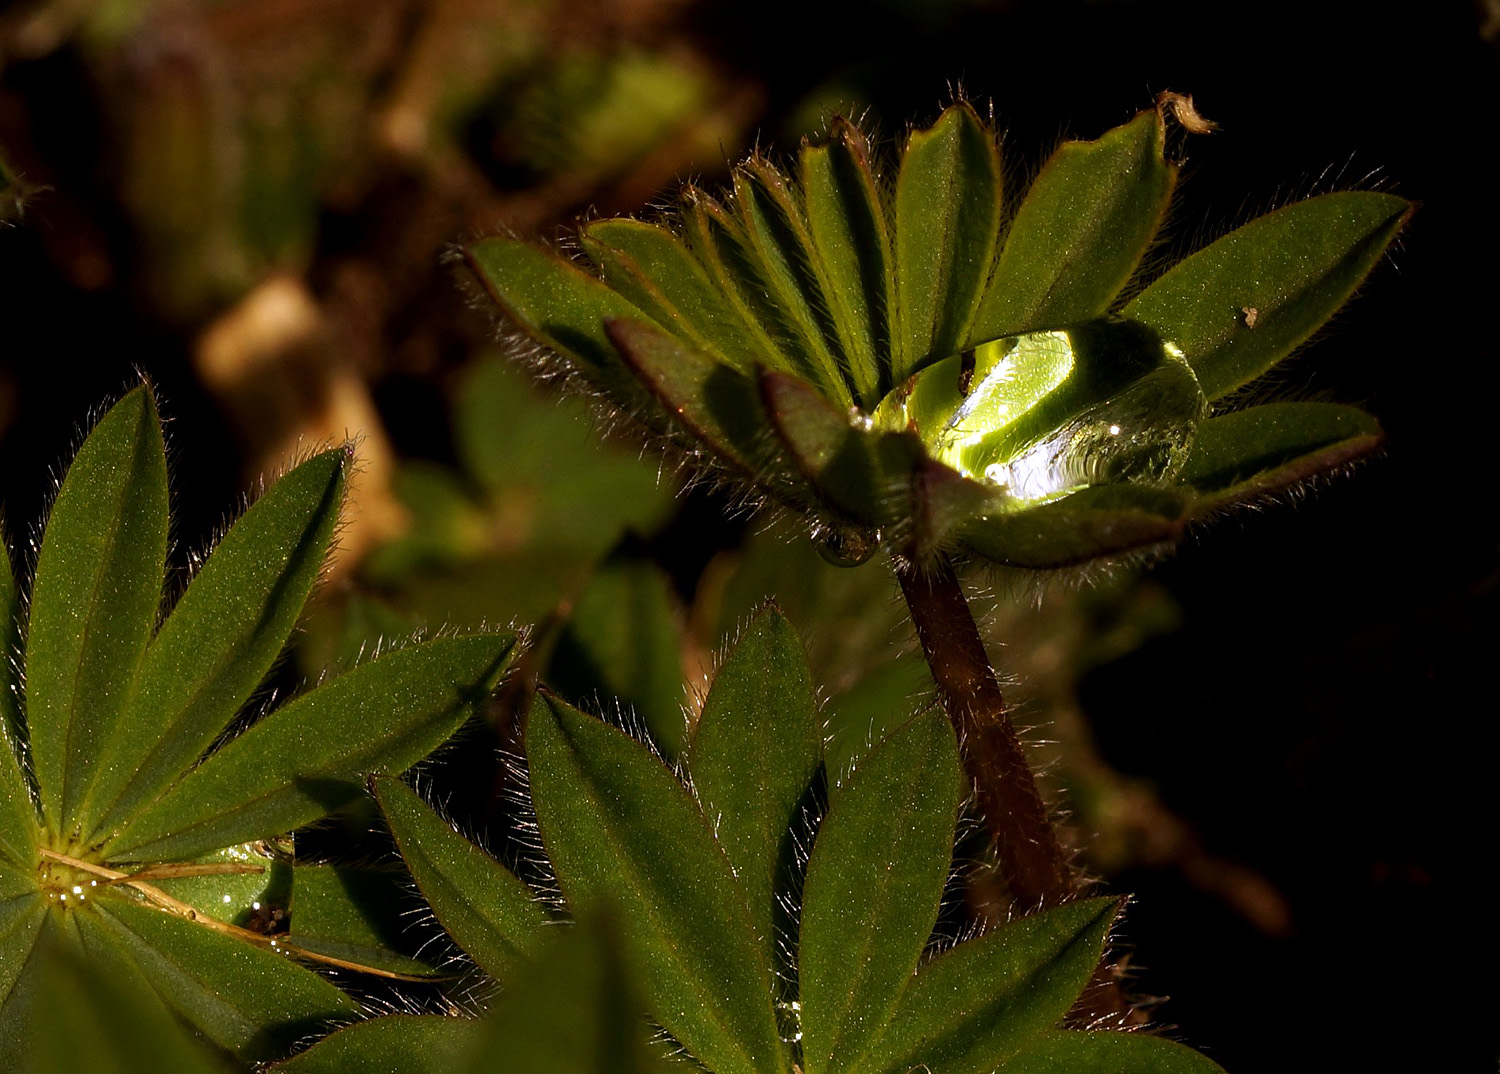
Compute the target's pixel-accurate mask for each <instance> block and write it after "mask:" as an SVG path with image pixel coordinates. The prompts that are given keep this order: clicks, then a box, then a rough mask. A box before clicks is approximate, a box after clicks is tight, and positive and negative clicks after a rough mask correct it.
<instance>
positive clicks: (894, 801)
mask: <svg viewBox="0 0 1500 1074" xmlns="http://www.w3.org/2000/svg"><path fill="white" fill-rule="evenodd" d="M962 783H963V779H962V768H961V766H960V762H959V756H958V744H957V742H956V741H955V739H954V737H953V729H952V727H951V726H950V725H949V724H948V721H947V720H946V719H944V717H943V715H942V714H941V713H938V712H927V713H924V714H922V715H919V716H917V717H916V718H915V719H913V720H912V721H911V722H910V723H908V724H906V725H905V726H904V727H902V728H900V729H899V730H897V731H896V732H895V733H894V734H892V735H891V736H890V737H889V738H887V739H886V740H885V741H884V742H883V743H882V744H881V745H880V746H878V747H876V748H875V749H874V750H872V751H871V752H870V753H869V754H867V755H866V756H865V758H864V759H863V760H862V761H861V762H860V765H859V767H858V768H856V769H855V770H854V774H853V776H852V777H850V779H849V780H848V782H847V783H846V784H844V786H842V787H840V788H838V790H837V791H835V792H834V794H833V797H832V802H831V803H830V805H829V809H828V815H827V816H826V817H824V818H823V823H822V824H821V826H820V827H819V829H818V837H817V842H816V843H814V844H813V850H812V856H811V858H810V860H809V861H808V865H807V881H806V883H805V885H804V888H803V903H802V931H801V938H800V941H799V945H798V971H799V980H800V981H801V985H802V1048H803V1061H804V1067H805V1069H806V1071H807V1074H830V1072H839V1071H858V1070H862V1069H864V1067H863V1064H864V1061H865V1058H866V1055H867V1053H868V1051H869V1049H870V1047H871V1045H872V1044H873V1043H874V1042H875V1040H876V1038H877V1037H878V1036H879V1034H880V1031H881V1029H882V1028H883V1027H884V1026H885V1023H886V1020H887V1019H888V1018H889V1016H890V1013H891V1011H892V1010H893V1009H894V1007H895V1005H896V1001H897V998H898V997H899V996H900V994H901V990H902V988H903V987H905V985H906V983H907V981H908V979H909V978H910V977H911V975H912V973H913V972H915V970H916V968H917V960H918V959H919V958H920V957H921V954H922V948H923V947H924V946H925V945H926V943H927V938H928V936H930V935H931V933H932V926H933V924H934V922H935V921H936V920H937V913H938V900H939V899H940V898H941V897H942V893H943V882H944V880H946V879H947V876H948V864H949V859H950V858H951V856H952V839H953V830H954V825H955V824H956V822H957V819H958V803H959V799H960V797H961V796H962V790H963V788H962Z"/></svg>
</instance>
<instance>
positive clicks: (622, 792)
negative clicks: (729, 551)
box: [277, 608, 1219, 1074]
mask: <svg viewBox="0 0 1500 1074" xmlns="http://www.w3.org/2000/svg"><path fill="white" fill-rule="evenodd" d="M526 743H527V746H526V762H527V768H528V772H529V777H530V790H531V801H532V804H533V806H534V808H535V823H536V834H537V835H538V836H539V841H538V844H537V846H536V848H535V849H536V850H538V851H542V852H545V860H546V861H547V862H549V863H550V866H551V869H552V874H553V880H554V881H555V890H553V891H552V892H551V896H552V899H551V901H553V902H554V903H556V902H557V901H558V900H557V898H556V896H557V895H559V894H560V895H561V896H562V900H561V902H562V906H565V907H566V908H570V909H572V910H573V911H574V912H575V913H580V914H581V915H582V916H584V917H586V918H597V916H598V915H600V914H612V915H613V919H614V920H615V921H617V922H618V928H619V931H620V934H621V936H622V938H623V940H624V946H625V949H626V950H627V951H628V952H630V953H631V955H632V956H633V958H634V961H633V963H631V964H632V965H633V967H634V973H633V974H632V975H631V978H632V979H633V982H634V983H635V985H636V986H637V987H638V988H639V989H640V991H641V993H642V994H643V997H644V998H645V1000H646V1003H647V1006H648V1009H649V1010H650V1012H651V1015H652V1018H653V1019H654V1020H655V1021H656V1022H657V1023H658V1024H659V1025H660V1026H661V1028H662V1030H663V1031H664V1036H663V1037H662V1038H661V1039H660V1041H659V1045H663V1046H670V1047H671V1048H672V1049H673V1050H675V1051H677V1052H680V1053H685V1055H686V1056H688V1057H691V1059H692V1060H694V1061H696V1062H697V1063H698V1064H700V1066H701V1068H702V1069H706V1070H710V1071H713V1072H715V1074H791V1072H793V1071H802V1072H804V1074H835V1072H845V1071H849V1072H853V1071H858V1072H863V1074H906V1072H908V1071H913V1070H924V1071H928V1072H930V1074H961V1072H970V1074H983V1072H988V1071H994V1070H1003V1071H1005V1072H1007V1074H1023V1072H1025V1074H1034V1072H1040V1071H1055V1070H1057V1071H1061V1070H1067V1071H1083V1070H1099V1071H1106V1070H1107V1071H1111V1072H1113V1074H1134V1072H1138V1071H1139V1072H1146V1071H1153V1072H1158V1074H1212V1072H1213V1071H1216V1070H1218V1069H1219V1068H1218V1067H1217V1066H1215V1065H1214V1064H1213V1063H1212V1062H1210V1061H1209V1060H1207V1059H1205V1058H1204V1057H1203V1056H1201V1055H1199V1054H1197V1053H1196V1052H1193V1051H1191V1050H1190V1049H1187V1048H1184V1047H1182V1046H1181V1045H1177V1044H1174V1043H1172V1042H1170V1041H1166V1040H1162V1039H1159V1038H1156V1037H1150V1036H1146V1035H1144V1034H1135V1033H1119V1032H1110V1031H1084V1030H1077V1029H1061V1030H1059V1029H1057V1028H1056V1027H1057V1025H1058V1024H1059V1023H1060V1022H1061V1020H1062V1019H1063V1018H1064V1016H1065V1015H1066V1014H1067V1013H1068V1011H1069V1009H1070V1008H1071V1007H1072V1006H1073V1005H1074V1003H1075V1001H1076V1000H1077V998H1078V996H1079V994H1080V992H1082V991H1083V990H1084V989H1085V988H1086V987H1087V986H1088V984H1089V981H1090V976H1091V974H1092V973H1093V971H1094V968H1095V966H1096V965H1097V964H1098V962H1099V959H1100V955H1101V951H1102V948H1103V946H1104V943H1105V940H1106V937H1107V934H1108V931H1109V928H1110V925H1111V923H1112V921H1113V920H1114V917H1115V914H1116V912H1117V910H1118V908H1119V903H1118V901H1117V900H1114V899H1109V898H1091V899H1076V900H1073V901H1070V902H1068V903H1066V904H1065V905H1063V906H1059V907H1056V908H1053V909H1050V910H1046V911H1043V912H1040V913H1037V914H1033V915H1031V916H1029V917H1025V918H1021V919H1019V920H1017V921H1014V922H1012V923H1011V924H1009V925H1006V926H1004V927H1002V928H998V929H994V930H992V931H989V932H987V933H984V934H982V935H977V936H970V937H968V938H963V939H962V942H958V940H959V937H954V936H949V937H946V938H942V939H937V940H935V939H934V928H935V926H936V925H937V923H938V919H939V912H940V909H941V906H942V903H943V898H944V892H945V889H946V888H947V887H948V885H949V880H950V876H952V875H953V873H952V869H951V865H952V861H951V858H952V848H953V842H954V832H955V825H956V824H957V823H958V821H959V815H960V806H961V803H962V802H963V800H964V799H965V797H966V793H965V787H964V784H965V780H964V775H963V768H962V765H961V763H960V761H959V755H958V745H957V740H956V738H955V736H954V733H953V729H952V727H951V726H950V725H949V723H948V722H947V720H946V719H944V718H943V716H942V714H941V713H940V712H939V711H937V710H935V709H932V708H929V709H927V710H926V711H924V712H922V713H919V714H918V715H916V716H915V717H913V718H912V719H911V720H910V721H908V722H906V723H905V724H903V725H902V726H900V727H899V728H897V729H896V730H895V731H894V732H893V733H891V734H890V735H889V736H887V737H886V738H885V740H884V741H882V742H880V743H878V744H876V745H875V746H874V748H873V749H871V750H870V751H869V752H868V753H866V754H865V755H864V756H863V757H862V758H861V759H860V761H859V762H858V764H857V765H856V766H855V767H854V768H853V769H852V770H851V771H844V772H838V773H828V772H827V771H826V767H825V758H824V754H823V745H824V742H823V724H822V719H821V717H820V715H819V712H818V706H817V703H816V700H815V697H814V693H813V687H812V681H811V676H810V674H809V672H808V669H807V663H806V658H805V656H804V654H803V651H802V643H801V640H800V639H799V638H798V637H797V635H796V633H795V632H794V631H793V630H792V628H791V627H790V625H789V624H788V623H787V622H786V620H785V619H784V618H782V617H781V615H780V614H779V613H778V612H777V611H776V610H775V609H774V608H770V609H766V610H764V611H763V612H762V613H761V614H760V615H759V616H757V617H756V619H755V620H753V621H752V622H751V623H750V624H749V626H748V627H747V629H746V630H745V632H744V634H743V636H742V637H741V638H740V639H739V641H738V643H737V645H736V646H735V648H734V649H733V651H732V652H731V653H730V655H729V656H728V658H727V659H726V660H725V662H724V664H723V665H722V666H721V667H720V668H719V671H718V674H717V676H716V677H715V679H714V682H713V685H712V688H711V689H710V690H709V692H708V695H707V697H706V699H705V702H704V705H703V712H702V715H701V717H700V719H699V720H698V723H697V727H696V729H695V731H694V735H693V740H692V744H691V746H690V747H689V749H688V750H687V752H686V755H685V765H684V770H683V771H682V772H676V771H673V770H672V769H671V768H669V767H668V766H667V765H666V764H664V763H663V762H662V761H661V760H660V758H658V757H657V756H656V755H655V753H654V752H653V751H652V750H651V749H650V748H649V747H648V746H647V745H645V744H643V743H642V742H640V741H637V740H636V739H635V738H633V737H632V736H631V735H629V734H627V733H626V732H625V731H623V730H621V729H619V728H617V727H614V726H612V725H610V724H608V723H605V722H604V721H602V720H599V719H597V718H595V717H593V716H589V715H586V714H584V713H582V712H580V711H578V710H577V709H575V708H573V707H572V706H570V705H567V704H565V703H564V702H562V701H560V700H558V699H557V698H556V697H552V696H547V695H545V694H544V695H542V696H539V697H538V699H537V702H536V704H535V707H534V708H533V710H532V712H531V717H530V723H529V727H528V730H527V735H526ZM684 777H685V778H684ZM375 794H376V797H377V799H378V800H379V802H380V806H381V809H382V811H383V812H384V815H385V817H386V819H387V821H388V822H389V825H390V828H391V831H392V833H393V834H394V836H395V839H396V842H397V844H398V845H399V847H400V850H401V853H402V855H403V857H404V858H405V860H406V862H407V864H408V865H409V867H410V868H411V872H412V876H413V877H414V878H415V880H416V882H417V884H418V886H419V887H420V888H421V891H422V893H423V895H424V896H426V898H427V900H428V901H429V903H430V904H431V906H432V909H433V912H434V914H435V915H436V916H437V918H438V920H439V921H440V922H441V923H442V924H443V925H444V926H445V927H446V928H447V930H448V931H449V933H450V934H451V935H452V937H453V938H454V939H455V940H456V941H457V942H458V943H459V944H460V945H461V946H462V947H463V948H464V950H465V951H466V952H467V953H468V954H469V955H470V956H471V957H472V958H473V959H474V961H475V962H477V963H478V964H479V965H480V966H481V967H483V968H484V969H485V970H487V971H490V972H491V973H494V974H496V975H498V976H500V977H501V978H502V979H505V980H508V981H512V982H513V984H512V986H511V989H510V991H509V992H508V993H507V995H506V1000H505V1001H503V1002H502V1005H501V1006H500V1009H499V1010H498V1011H497V1012H494V1013H492V1014H491V1016H490V1017H489V1018H487V1019H486V1020H484V1021H479V1022H472V1021H464V1020H456V1019H453V1018H445V1017H440V1016H429V1017H425V1018H404V1019H398V1020H391V1019H376V1020H374V1021H370V1022H365V1023H362V1024H359V1025H355V1026H352V1027H350V1028H348V1029H344V1030H341V1031H340V1032H338V1033H335V1034H334V1035H333V1036H331V1037H330V1038H329V1039H328V1040H326V1041H325V1042H323V1043H321V1044H319V1045H317V1046H315V1047H313V1048H312V1049H310V1050H309V1051H307V1052H305V1053H303V1054H302V1055H301V1056H299V1057H298V1058H296V1059H294V1060H292V1061H291V1062H289V1063H286V1064H284V1065H283V1066H281V1067H278V1068H277V1069H278V1070H281V1071H283V1072H285V1074H321V1072H325V1071H326V1072H330V1074H331V1072H333V1071H338V1070H344V1069H352V1068H358V1069H366V1067H365V1066H364V1065H363V1064H374V1063H375V1062H376V1061H379V1062H381V1063H382V1064H384V1065H383V1066H382V1069H401V1070H410V1071H414V1072H417V1071H428V1070H431V1071H437V1070H454V1069H459V1070H463V1069H473V1070H476V1071H478V1070H481V1069H493V1068H492V1067H487V1066H485V1065H484V1064H485V1063H486V1062H493V1061H498V1060H500V1059H502V1058H506V1059H509V1058H510V1057H511V1056H513V1055H514V1052H512V1051H510V1050H508V1049H507V1050H503V1051H502V1050H500V1049H499V1046H498V1045H497V1043H496V1040H497V1038H500V1039H505V1040H511V1039H514V1038H516V1037H517V1036H518V1033H517V1030H516V1027H515V1026H514V1025H513V1020H514V1016H513V1015H512V1014H510V1013H509V1012H508V1011H507V1010H506V1009H505V1003H506V1002H508V1003H510V1004H514V1003H516V1002H518V1001H517V1000H516V999H514V998H513V997H515V996H518V995H519V996H526V995H529V994H531V993H532V991H533V990H534V989H535V988H536V987H537V986H536V984H535V983H534V982H535V980H536V978H537V975H538V974H539V973H551V974H557V973H559V972H565V971H559V970H557V969H555V968H550V967H548V966H547V964H546V963H545V962H540V963H539V965H538V966H537V967H536V968H533V969H531V970H530V973H529V974H528V973H527V972H526V967H525V966H524V962H525V960H526V955H525V954H524V953H525V952H527V951H528V950H536V944H537V941H536V935H537V933H538V932H539V931H542V925H543V924H544V922H545V921H546V920H547V918H548V916H549V913H556V910H557V909H560V908H561V907H556V908H554V909H553V910H552V911H544V910H543V909H542V907H541V905H540V903H539V902H538V899H537V896H535V895H533V894H532V892H531V891H529V890H528V889H527V888H526V886H524V885H523V884H522V883H521V882H520V881H519V880H518V879H516V877H515V876H514V875H512V874H511V873H509V872H508V871H507V870H506V869H505V867H504V866H503V865H501V864H500V863H499V862H498V861H496V860H494V859H493V858H491V857H490V856H489V855H488V854H487V853H485V852H484V851H483V850H482V849H480V848H479V847H477V846H475V845H474V844H472V843H470V842H469V841H468V840H467V839H465V838H464V836H462V835H461V834H459V833H458V832H457V831H455V830H454V829H452V828H450V827H449V826H448V824H447V823H446V822H445V821H444V820H443V819H442V818H441V817H440V816H438V815H437V814H436V813H434V812H433V811H432V809H431V808H429V807H428V806H427V805H426V804H424V803H423V801H422V800H421V799H420V798H419V797H418V796H417V795H416V794H414V793H413V792H412V791H411V790H410V789H409V788H408V787H407V786H406V785H405V784H403V783H402V782H400V781H399V780H396V779H393V778H390V777H382V778H380V779H378V780H376V783H375ZM825 798H826V809H825V808H824V804H825V803H824V799H825ZM551 931H553V932H556V931H557V930H556V929H553V930H551ZM518 969H519V970H520V971H521V972H520V973H519V974H518V973H517V971H518ZM597 991H598V989H597V987H595V988H588V987H584V988H582V989H581V994H582V996H583V997H584V998H583V1001H582V1002H581V1003H580V1002H578V1001H577V1000H576V999H574V1000H570V1001H568V1002H566V1003H565V1004H563V1005H562V1007H563V1010H564V1011H565V1012H566V1014H565V1015H564V1016H563V1018H564V1019H565V1021H564V1022H563V1025H561V1026H559V1025H557V1023H558V1021H559V1015H558V1012H557V1011H556V1010H553V1011H551V1012H546V1013H542V1014H540V1016H539V1017H538V1024H539V1025H541V1026H544V1027H546V1028H545V1029H544V1030H542V1031H541V1032H542V1033H543V1035H544V1036H545V1037H546V1038H547V1039H549V1040H553V1041H555V1042H556V1044H555V1047H554V1049H553V1050H551V1051H549V1052H548V1053H546V1054H547V1055H548V1061H546V1062H543V1063H542V1064H540V1065H538V1066H534V1067H528V1068H527V1069H541V1070H548V1071H554V1070H556V1071H574V1070H577V1071H580V1072H585V1071H589V1072H592V1071H603V1070H647V1069H650V1070H665V1069H671V1068H670V1067H667V1066H664V1065H658V1064H660V1060H659V1059H653V1058H652V1057H651V1055H650V1053H649V1052H645V1051H643V1050H642V1051H640V1054H639V1055H638V1057H637V1058H635V1059H627V1055H628V1054H629V1049H637V1050H639V1049H641V1044H640V1037H639V1032H640V1029H641V1026H640V1025H639V1023H637V1024H636V1027H635V1028H636V1031H637V1036H636V1039H635V1040H634V1041H631V1038H630V1035H629V1033H628V1032H625V1031H622V1030H612V1029H611V1028H610V1027H611V1025H612V1024H613V1023H614V1022H615V1021H618V1020H619V1018H620V1014H619V1011H620V1009H621V1007H620V999H619V997H616V998H615V999H614V1001H613V1004H611V1003H605V1004H602V1005H601V1004H599V1003H598V1002H597V1000H596V999H594V998H593V997H594V996H595V995H597ZM519 1002H525V1000H520V1001H519ZM625 1009H626V1010H628V1006H627V1007H626V1008H625ZM611 1012H613V1013H611ZM570 1040H571V1041H573V1042H574V1043H573V1044H572V1045H569V1044H568V1042H569V1041H570ZM580 1040H581V1041H585V1042H596V1041H600V1040H613V1041H617V1042H620V1043H619V1044H618V1045H617V1046H618V1047H619V1048H620V1049H621V1050H620V1051H618V1052H616V1053H614V1054H615V1055H617V1056H619V1064H620V1065H618V1066H611V1065H609V1063H608V1062H607V1061H601V1060H600V1059H598V1058H591V1059H588V1061H575V1060H574V1059H573V1056H574V1055H575V1054H576V1052H577V1050H578V1049H579V1047H580V1045H579V1044H578V1043H577V1042H578V1041H580ZM627 1044H628V1045H629V1048H627V1047H626V1045H627ZM656 1051H658V1052H660V1051H662V1047H660V1046H659V1047H658V1048H657V1049H656ZM598 1054H599V1053H595V1055H596V1056H597V1055H598ZM455 1057H463V1058H461V1059H456V1058H455ZM464 1062H470V1063H472V1064H473V1065H472V1066H471V1067H465V1066H463V1065H462V1063H464Z"/></svg>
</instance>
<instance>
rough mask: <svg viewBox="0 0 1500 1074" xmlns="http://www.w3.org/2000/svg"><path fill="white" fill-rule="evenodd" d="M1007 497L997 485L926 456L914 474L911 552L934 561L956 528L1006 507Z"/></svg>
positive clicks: (913, 554) (922, 558) (918, 556)
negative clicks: (964, 473)
mask: <svg viewBox="0 0 1500 1074" xmlns="http://www.w3.org/2000/svg"><path fill="white" fill-rule="evenodd" d="M1004 503H1005V496H1004V494H1003V492H1001V490H999V489H997V488H996V487H995V486H993V485H991V484H989V483H987V482H982V481H974V480H971V479H970V478H968V477H965V476H964V475H963V474H960V473H958V472H957V471H956V470H954V469H952V468H951V467H948V466H945V465H943V464H942V463H940V462H935V461H933V460H932V459H923V460H922V461H921V462H920V463H919V464H918V465H917V467H916V472H915V473H913V474H912V497H911V504H912V519H911V536H910V537H909V538H908V540H907V548H908V549H909V554H910V555H912V556H913V557H915V558H916V559H918V560H926V561H930V560H931V558H932V557H933V556H936V555H937V554H938V553H939V552H941V551H942V550H943V549H944V547H946V546H947V545H948V544H949V543H951V542H950V538H951V537H952V535H953V533H954V531H955V530H958V529H960V528H962V527H963V526H964V525H965V524H967V523H969V522H971V521H973V520H974V519H975V518H980V517H983V516H984V515H986V514H988V513H989V512H991V511H994V510H996V509H1003V505H1004Z"/></svg>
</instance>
